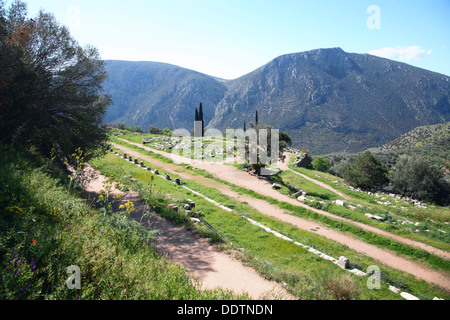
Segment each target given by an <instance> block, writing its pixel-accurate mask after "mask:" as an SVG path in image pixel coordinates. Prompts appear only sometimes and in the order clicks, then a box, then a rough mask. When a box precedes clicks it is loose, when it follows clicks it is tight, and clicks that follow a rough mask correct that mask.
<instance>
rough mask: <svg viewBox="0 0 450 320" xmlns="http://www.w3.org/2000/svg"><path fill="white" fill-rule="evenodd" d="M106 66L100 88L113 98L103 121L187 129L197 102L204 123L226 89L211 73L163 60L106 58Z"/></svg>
mask: <svg viewBox="0 0 450 320" xmlns="http://www.w3.org/2000/svg"><path fill="white" fill-rule="evenodd" d="M106 68H107V71H108V72H109V74H110V77H109V79H108V80H107V81H106V83H105V85H104V89H105V91H106V92H107V93H109V94H111V95H112V98H113V101H114V103H113V105H112V106H110V107H109V109H108V112H107V115H106V117H105V120H104V122H106V123H111V122H114V123H117V122H124V123H125V124H127V125H138V126H140V127H141V128H142V129H143V130H147V128H148V126H149V125H153V126H156V127H159V128H165V127H167V128H170V129H174V128H186V129H189V130H190V129H191V128H192V127H193V125H194V123H193V121H194V114H195V108H198V106H199V104H200V102H202V103H203V105H205V108H204V109H203V111H204V112H203V113H204V120H205V122H206V123H208V122H209V121H210V120H211V119H212V117H213V116H214V106H216V105H217V104H218V103H219V102H220V100H221V99H222V98H223V96H224V94H225V92H226V91H227V87H226V86H225V85H224V83H222V82H220V81H219V80H216V79H215V78H213V77H211V76H207V75H204V74H201V73H199V72H196V71H192V70H188V69H184V68H181V67H177V66H174V65H170V64H165V63H158V62H131V61H116V60H114V61H111V60H109V61H106Z"/></svg>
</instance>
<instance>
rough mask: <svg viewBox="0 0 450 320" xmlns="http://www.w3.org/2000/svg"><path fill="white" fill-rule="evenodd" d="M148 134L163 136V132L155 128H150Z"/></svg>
mask: <svg viewBox="0 0 450 320" xmlns="http://www.w3.org/2000/svg"><path fill="white" fill-rule="evenodd" d="M147 132H148V133H151V134H162V130H161V129H160V128H158V127H155V126H149V127H148V129H147Z"/></svg>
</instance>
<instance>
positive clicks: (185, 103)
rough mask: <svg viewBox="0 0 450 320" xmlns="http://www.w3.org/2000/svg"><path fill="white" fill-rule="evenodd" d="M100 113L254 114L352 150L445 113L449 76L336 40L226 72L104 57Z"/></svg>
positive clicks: (302, 137)
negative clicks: (229, 76) (104, 106)
mask: <svg viewBox="0 0 450 320" xmlns="http://www.w3.org/2000/svg"><path fill="white" fill-rule="evenodd" d="M106 70H107V71H108V73H109V74H110V77H109V79H108V80H107V81H106V82H105V84H104V90H105V92H106V93H108V94H110V95H111V97H112V99H113V104H112V105H111V106H110V107H109V109H108V111H107V114H106V117H105V120H104V122H106V123H118V122H123V123H125V124H126V125H138V126H140V127H141V128H142V129H143V130H146V128H147V127H148V126H150V125H152V126H156V127H159V128H165V127H167V128H169V129H171V130H173V129H178V128H185V129H188V130H191V129H192V128H193V126H194V123H193V122H194V113H195V108H198V106H199V104H200V103H202V105H203V114H204V121H205V126H207V128H217V129H220V130H223V129H226V128H242V127H243V124H244V121H246V123H247V124H248V123H249V122H251V121H254V115H255V111H256V110H257V111H258V116H259V122H262V123H265V124H269V125H272V126H274V127H275V128H277V129H280V130H281V131H283V132H286V133H287V134H288V135H289V136H290V137H291V139H292V141H293V146H294V147H296V148H307V149H308V150H309V151H310V152H311V153H313V154H316V155H318V154H327V153H333V152H359V151H362V150H365V149H368V148H372V147H377V146H381V145H383V144H385V143H387V142H389V141H391V140H394V139H396V138H397V137H399V136H401V135H402V134H404V133H406V132H408V131H410V130H412V129H413V128H416V127H418V126H424V125H432V124H437V123H443V122H448V121H450V77H448V76H446V75H443V74H439V73H435V72H431V71H427V70H424V69H420V68H417V67H413V66H411V65H408V64H405V63H401V62H396V61H392V60H388V59H384V58H379V57H376V56H372V55H369V54H357V53H347V52H345V51H343V50H342V49H341V48H330V49H317V50H311V51H307V52H301V53H293V54H287V55H283V56H280V57H277V58H275V59H274V60H272V61H270V62H269V63H267V64H265V65H264V66H262V67H260V68H258V69H256V70H254V71H253V72H251V73H249V74H246V75H244V76H242V77H240V78H237V79H234V80H223V79H218V78H215V77H212V76H209V75H205V74H202V73H199V72H196V71H193V70H189V69H185V68H181V67H178V66H174V65H170V64H165V63H159V62H131V61H117V60H107V61H106Z"/></svg>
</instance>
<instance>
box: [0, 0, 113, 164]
mask: <svg viewBox="0 0 450 320" xmlns="http://www.w3.org/2000/svg"><path fill="white" fill-rule="evenodd" d="M0 48H1V50H0V111H1V112H0V131H1V133H2V134H1V140H3V142H5V143H7V144H11V145H14V144H15V145H28V146H33V147H34V148H36V150H38V151H39V152H41V154H46V155H48V154H49V153H50V151H51V150H52V149H53V150H54V152H55V153H56V154H57V155H58V156H59V157H60V158H63V157H66V156H68V155H70V154H72V152H73V151H74V150H75V149H76V148H82V149H83V150H85V151H91V150H94V149H96V148H97V147H98V145H99V144H100V143H102V142H103V141H105V140H106V131H105V129H104V128H103V127H102V126H101V123H102V121H103V116H104V114H105V112H106V108H107V107H108V105H109V104H110V99H109V97H108V96H106V95H104V94H100V92H101V90H102V83H103V81H104V80H105V79H106V77H107V73H106V71H105V69H104V63H103V61H102V60H101V59H100V57H99V54H98V51H97V50H96V49H95V48H93V47H90V46H87V47H85V48H83V47H81V46H80V45H78V43H77V42H76V41H75V40H74V39H73V38H72V37H71V35H70V33H69V31H68V29H67V28H66V27H64V26H61V25H60V24H59V23H58V22H57V21H56V20H55V18H54V16H53V15H52V14H50V13H46V12H43V11H41V12H40V13H39V14H38V15H37V16H36V17H34V18H28V17H27V7H26V4H25V3H24V2H22V1H14V2H12V4H11V6H10V7H9V8H7V9H6V8H5V4H4V1H3V0H2V1H0Z"/></svg>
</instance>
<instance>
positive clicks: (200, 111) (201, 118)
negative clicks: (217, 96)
mask: <svg viewBox="0 0 450 320" xmlns="http://www.w3.org/2000/svg"><path fill="white" fill-rule="evenodd" d="M198 121H201V122H202V137H203V136H204V135H205V121H204V120H203V106H202V103H201V102H200V106H199V107H198Z"/></svg>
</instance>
